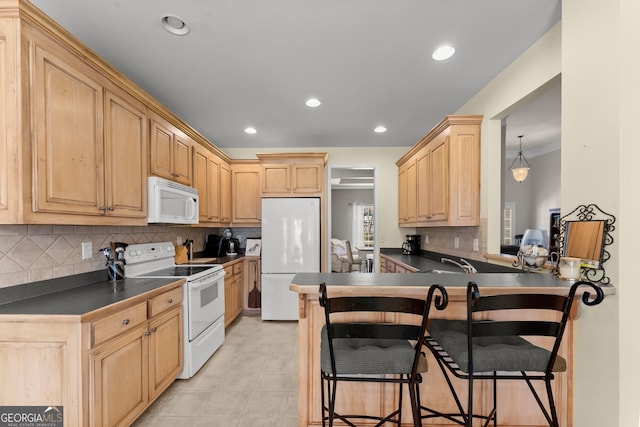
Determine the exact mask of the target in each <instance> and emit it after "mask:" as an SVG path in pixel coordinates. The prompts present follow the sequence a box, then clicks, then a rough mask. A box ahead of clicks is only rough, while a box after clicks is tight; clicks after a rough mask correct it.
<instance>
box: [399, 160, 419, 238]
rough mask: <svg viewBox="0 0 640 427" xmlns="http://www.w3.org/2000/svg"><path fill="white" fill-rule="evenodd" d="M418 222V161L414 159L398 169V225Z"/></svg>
mask: <svg viewBox="0 0 640 427" xmlns="http://www.w3.org/2000/svg"><path fill="white" fill-rule="evenodd" d="M415 221H416V161H415V159H412V160H410V161H408V162H406V163H404V164H403V165H402V166H399V167H398V223H399V224H400V225H404V224H407V225H408V224H412V223H414V222H415Z"/></svg>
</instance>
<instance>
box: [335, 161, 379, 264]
mask: <svg viewBox="0 0 640 427" xmlns="http://www.w3.org/2000/svg"><path fill="white" fill-rule="evenodd" d="M327 168H328V173H327V174H326V183H325V188H327V193H326V206H327V219H328V220H327V226H326V227H325V233H326V234H325V241H326V242H327V246H326V249H325V254H326V256H325V266H324V267H325V271H327V272H331V236H332V232H333V228H332V223H333V218H332V204H333V200H332V197H333V194H332V191H333V189H332V187H331V177H332V176H333V170H334V169H362V168H368V169H372V170H373V211H374V227H375V228H374V230H375V231H374V239H373V261H374V262H373V266H374V267H373V272H374V273H377V272H378V271H379V268H380V266H379V265H378V264H379V263H378V262H377V261H376V260H378V259H380V244H379V235H380V233H379V227H378V213H379V212H380V211H379V209H378V190H377V189H378V174H377V168H376V165H375V164H370V163H366V164H346V165H328V166H327Z"/></svg>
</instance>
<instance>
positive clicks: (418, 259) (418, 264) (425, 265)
mask: <svg viewBox="0 0 640 427" xmlns="http://www.w3.org/2000/svg"><path fill="white" fill-rule="evenodd" d="M380 254H381V255H384V256H387V257H389V258H391V259H393V260H394V261H399V262H401V263H402V264H405V265H408V266H410V267H413V268H415V269H417V270H418V271H417V272H418V273H428V272H431V271H432V270H446V271H451V272H455V273H461V270H460V268H459V267H457V266H455V265H453V264H446V263H442V262H440V258H442V257H447V258H451V259H452V260H455V261H459V260H460V257H457V256H453V255H447V254H441V253H438V252H431V251H424V250H421V251H420V254H419V255H404V254H403V253H402V249H395V248H381V249H380ZM465 259H466V258H465ZM467 261H468V262H469V263H470V264H471V265H473V266H474V267H476V269H477V270H478V272H481V273H521V272H522V270H520V269H518V268H511V267H505V266H502V265H496V264H491V263H488V262H483V261H477V260H475V259H467Z"/></svg>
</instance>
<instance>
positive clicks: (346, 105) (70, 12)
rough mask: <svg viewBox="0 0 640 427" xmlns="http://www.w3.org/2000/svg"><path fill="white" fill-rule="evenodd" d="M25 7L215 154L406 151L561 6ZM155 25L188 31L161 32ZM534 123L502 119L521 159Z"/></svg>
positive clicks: (342, 2)
mask: <svg viewBox="0 0 640 427" xmlns="http://www.w3.org/2000/svg"><path fill="white" fill-rule="evenodd" d="M33 3H34V4H35V5H36V6H38V7H40V8H41V9H42V10H43V11H44V12H45V13H47V14H48V15H49V16H51V17H52V18H53V19H55V20H56V21H58V22H59V23H60V24H61V25H62V26H63V27H65V28H66V29H67V30H69V31H70V32H71V33H73V34H74V35H76V36H77V37H78V38H79V39H80V40H82V41H83V42H84V43H85V44H87V45H88V46H89V47H90V48H91V49H93V50H94V51H95V52H97V53H98V54H99V55H101V56H102V57H103V58H105V59H106V60H107V61H108V62H110V63H111V64H112V65H114V66H115V67H116V68H117V69H119V70H120V71H121V72H122V73H123V74H124V75H126V76H128V77H129V78H130V79H131V80H133V81H134V82H135V83H137V84H138V85H139V86H140V87H142V88H143V89H144V90H146V91H147V92H148V93H150V94H151V95H152V96H154V97H155V98H156V99H158V100H159V101H160V102H161V103H163V104H165V105H166V106H168V107H169V108H170V109H171V110H172V111H174V112H175V113H176V114H177V115H178V116H179V117H181V118H182V119H183V120H184V121H185V122H187V123H189V124H190V125H191V126H193V127H194V128H195V129H196V130H197V131H199V132H200V133H201V134H202V135H204V136H205V137H206V138H207V139H209V140H210V141H212V142H213V143H214V144H215V145H216V146H218V147H220V148H222V149H224V148H226V147H256V148H257V149H258V150H259V147H285V148H292V149H293V148H295V147H329V146H344V147H367V146H410V145H413V144H414V143H415V142H416V141H417V140H418V139H419V138H420V137H421V136H422V135H424V134H425V133H426V132H427V131H428V130H430V129H431V128H432V127H433V126H434V125H435V124H436V123H438V122H439V121H440V120H441V119H442V118H443V117H444V116H445V115H447V114H452V113H454V112H455V111H456V110H457V109H458V108H459V107H460V106H462V105H463V104H464V103H465V102H466V101H467V100H468V99H469V98H471V97H472V96H473V95H474V94H475V93H476V92H477V91H478V90H479V89H480V88H482V87H483V86H485V85H486V84H487V83H488V82H489V81H491V80H492V79H493V78H494V77H495V76H496V75H497V74H498V73H499V72H500V71H501V70H503V69H504V68H505V67H506V66H508V65H509V64H510V63H511V62H512V61H513V60H514V59H516V58H517V57H518V56H519V55H520V54H521V53H522V52H523V51H525V50H526V49H527V48H528V47H529V46H531V45H532V44H533V43H534V42H535V41H536V40H537V39H538V38H539V37H540V36H541V35H542V34H544V33H545V32H546V31H547V30H548V29H550V28H551V27H552V26H553V25H554V24H555V23H557V22H558V21H559V20H560V18H561V16H560V15H561V0H518V1H514V0H482V1H479V0H447V1H443V0H268V1H267V0H182V1H177V0H126V1H125V0H83V1H77V0H55V1H51V0H33ZM168 13H170V14H174V15H176V16H178V17H180V18H181V19H183V20H184V21H185V22H186V24H187V25H189V26H190V28H191V32H190V33H189V34H188V35H186V36H175V35H171V34H169V33H168V32H166V31H164V30H163V29H162V27H161V25H160V19H161V16H163V15H164V14H168ZM444 43H448V44H451V45H453V46H454V47H455V48H456V54H455V55H454V56H453V58H451V59H450V60H448V61H443V62H436V61H434V60H432V59H431V53H432V51H433V50H434V49H435V48H436V47H438V46H439V45H441V44H444ZM558 95H559V92H558ZM310 96H315V97H317V98H319V99H320V100H321V101H322V103H323V104H322V105H321V106H320V107H318V108H316V109H309V108H308V107H306V106H305V105H304V101H305V100H306V99H307V98H308V97H310ZM534 110H535V111H541V110H542V111H548V108H546V107H541V108H540V107H539V108H537V109H534ZM557 110H558V117H555V118H553V120H555V121H557V122H558V123H559V105H558V109H557ZM525 111H526V110H525ZM535 114H537V113H535V112H533V113H531V114H530V115H529V116H530V117H529V118H527V117H526V116H525V115H524V114H521V116H520V117H519V116H518V115H517V114H516V113H514V114H512V116H511V117H510V119H507V120H508V121H509V120H512V122H513V123H512V124H509V126H511V127H512V130H514V131H515V132H514V133H515V135H519V134H524V135H525V138H523V144H524V146H525V148H526V144H527V143H530V144H533V143H534V138H535V137H534V134H535V133H536V132H537V131H538V129H535V128H538V127H544V125H543V124H542V120H544V119H545V117H542V116H539V115H538V116H535ZM531 117H533V119H532V120H533V121H531ZM547 119H548V118H547ZM378 124H383V125H385V126H386V127H387V128H388V131H387V132H386V133H384V134H376V133H374V132H373V128H374V127H375V126H376V125H378ZM247 126H253V127H255V128H256V129H257V130H258V133H257V134H255V135H247V134H245V133H244V132H243V129H244V128H245V127H247ZM518 126H520V127H521V128H522V129H524V130H517V127H518ZM527 126H531V128H530V129H531V130H529V128H527ZM534 130H536V132H534ZM509 132H510V131H508V133H509ZM507 140H508V142H511V141H509V137H508V138H507ZM516 142H517V139H516Z"/></svg>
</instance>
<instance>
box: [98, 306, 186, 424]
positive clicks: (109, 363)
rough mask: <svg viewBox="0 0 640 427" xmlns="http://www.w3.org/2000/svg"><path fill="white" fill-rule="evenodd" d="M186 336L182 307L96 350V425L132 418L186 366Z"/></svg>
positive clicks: (121, 422)
mask: <svg viewBox="0 0 640 427" xmlns="http://www.w3.org/2000/svg"><path fill="white" fill-rule="evenodd" d="M181 342H182V308H181V307H176V308H174V309H172V310H169V311H168V312H166V313H165V314H161V315H158V316H156V317H153V318H152V319H151V321H149V322H148V323H145V324H143V325H142V326H141V327H138V328H135V329H134V330H133V331H132V332H130V333H127V334H125V335H123V336H121V337H118V338H115V339H113V340H111V341H108V342H107V343H106V344H104V345H102V346H100V347H99V348H98V349H97V350H95V351H93V352H92V353H91V355H90V359H91V363H90V369H91V372H90V382H91V385H92V390H91V391H92V394H93V399H92V402H91V405H92V407H91V408H90V412H91V414H92V416H93V419H92V422H91V425H93V426H96V427H100V426H105V427H106V426H120V425H129V424H131V423H132V422H133V421H134V420H135V419H136V418H137V417H138V416H139V415H140V414H141V413H142V411H143V410H144V409H145V408H146V407H147V406H148V405H149V404H150V403H151V402H153V401H154V400H155V399H156V397H158V396H159V395H160V393H161V392H162V391H164V390H165V389H166V388H167V387H168V386H169V385H170V384H171V383H172V382H173V380H175V378H176V376H177V375H178V374H179V373H180V371H181V370H182V351H181V348H180V346H179V345H178V344H179V343H181Z"/></svg>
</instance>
